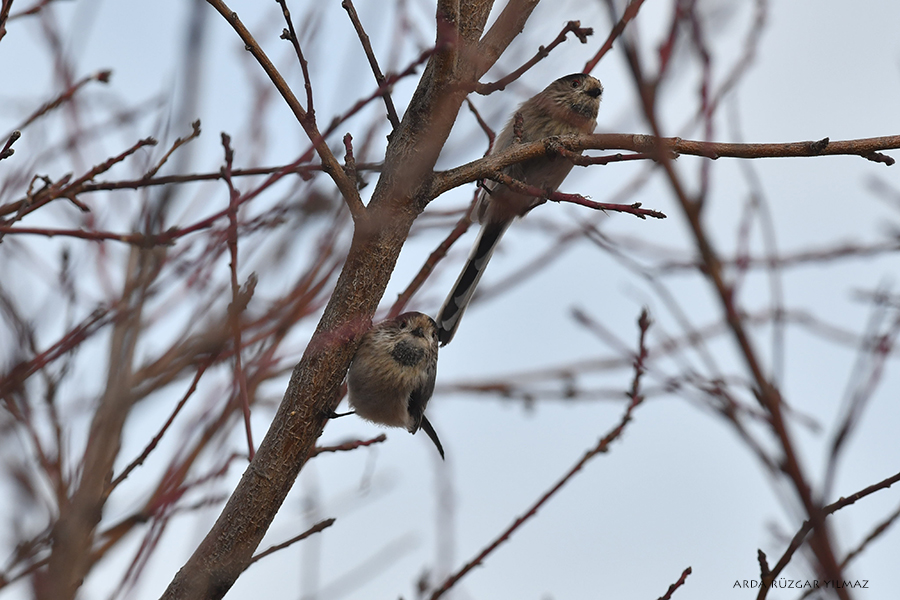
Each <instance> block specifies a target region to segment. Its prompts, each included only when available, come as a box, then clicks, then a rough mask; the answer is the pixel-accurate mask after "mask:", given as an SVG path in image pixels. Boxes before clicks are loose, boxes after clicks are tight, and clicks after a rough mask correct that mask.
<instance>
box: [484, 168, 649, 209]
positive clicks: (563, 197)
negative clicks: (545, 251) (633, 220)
mask: <svg viewBox="0 0 900 600" xmlns="http://www.w3.org/2000/svg"><path fill="white" fill-rule="evenodd" d="M488 178H489V179H492V180H494V181H496V182H497V183H502V184H503V185H505V186H506V187H508V188H509V189H511V190H513V191H515V192H519V193H520V194H528V195H529V196H534V197H535V198H546V199H547V200H551V201H553V202H570V203H572V204H578V205H580V206H586V207H588V208H593V209H597V210H604V211H605V210H610V211H615V212H623V213H628V214H631V215H634V216H636V217H638V218H640V219H646V218H647V217H653V218H654V219H665V218H666V215H665V214H664V213H661V212H659V211H658V210H653V209H650V208H641V203H640V202H635V203H634V204H607V203H604V202H594V201H593V200H588V199H587V198H585V197H584V196H581V195H579V194H565V193H563V192H550V193H548V192H547V190H542V189H540V188H538V187H535V186H533V185H528V184H526V183H522V182H521V181H519V180H517V179H513V178H512V177H510V176H509V175H507V174H505V173H494V174H493V175H489V176H488Z"/></svg>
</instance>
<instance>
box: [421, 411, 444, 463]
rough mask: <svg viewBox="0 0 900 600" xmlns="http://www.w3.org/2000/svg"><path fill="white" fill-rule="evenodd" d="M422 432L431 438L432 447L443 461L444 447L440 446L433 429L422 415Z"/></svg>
mask: <svg viewBox="0 0 900 600" xmlns="http://www.w3.org/2000/svg"><path fill="white" fill-rule="evenodd" d="M422 431H424V432H425V433H427V434H428V437H430V438H431V441H432V442H434V445H435V446H436V447H437V451H438V452H440V454H441V460H444V447H443V446H441V440H439V439H438V436H437V433H436V432H435V431H434V427H432V426H431V422H430V421H429V420H428V418H427V417H426V416H425V415H422Z"/></svg>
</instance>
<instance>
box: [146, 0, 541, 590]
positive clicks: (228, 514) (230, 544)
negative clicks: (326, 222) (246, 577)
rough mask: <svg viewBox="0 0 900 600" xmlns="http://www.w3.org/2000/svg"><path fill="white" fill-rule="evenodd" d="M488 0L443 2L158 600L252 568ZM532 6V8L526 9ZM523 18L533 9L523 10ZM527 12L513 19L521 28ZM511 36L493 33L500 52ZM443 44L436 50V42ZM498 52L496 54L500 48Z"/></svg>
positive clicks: (319, 418) (405, 221)
mask: <svg viewBox="0 0 900 600" xmlns="http://www.w3.org/2000/svg"><path fill="white" fill-rule="evenodd" d="M491 4H492V3H491V2H490V1H478V0H464V1H463V5H464V6H463V8H464V10H460V6H459V2H453V1H444V2H441V3H440V5H439V7H438V15H437V20H438V44H439V45H440V49H439V51H438V52H437V53H436V54H435V55H434V56H433V57H432V59H431V61H429V63H428V66H427V67H426V69H425V71H424V73H423V75H422V78H421V80H420V82H419V85H418V88H417V89H416V92H415V95H414V96H413V98H412V100H411V102H410V105H409V107H408V109H407V111H406V114H405V115H404V117H403V120H402V122H401V124H400V127H399V128H398V129H397V130H396V131H394V132H393V134H392V137H391V142H390V144H389V146H388V149H387V154H386V157H385V163H384V169H383V171H382V175H381V177H380V179H379V181H378V184H377V186H376V188H375V191H374V194H373V197H372V200H371V202H370V204H369V207H368V208H367V209H366V211H365V213H364V215H363V217H362V218H360V219H359V220H357V222H356V231H355V233H354V238H353V244H352V247H351V249H350V253H349V255H348V257H347V261H346V263H345V265H344V268H343V270H342V272H341V275H340V277H339V279H338V282H337V285H336V287H335V290H334V293H333V294H332V296H331V299H330V301H329V303H328V305H327V307H326V308H325V313H324V315H323V316H322V319H321V321H320V322H319V326H318V328H317V330H316V333H315V334H314V336H313V338H312V340H311V341H310V344H309V346H308V347H307V349H306V351H305V353H304V355H303V358H302V359H301V361H300V363H299V364H298V365H297V366H296V367H295V368H294V371H293V373H292V375H291V380H290V383H289V385H288V388H287V390H286V392H285V395H284V398H283V400H282V402H281V405H280V406H279V408H278V411H277V414H276V415H275V419H274V421H273V422H272V425H271V427H270V429H269V431H268V432H267V434H266V436H265V438H264V439H263V441H262V443H261V444H260V447H259V450H258V451H257V453H256V456H255V457H254V459H253V460H252V461H251V463H250V465H249V466H248V468H247V470H246V471H245V472H244V475H243V477H242V478H241V481H240V483H239V484H238V486H237V488H236V489H235V491H234V493H233V494H232V496H231V498H230V499H229V500H228V503H227V504H226V506H225V508H224V510H223V511H222V514H221V515H220V516H219V519H218V520H217V521H216V523H215V525H214V526H213V528H212V529H211V530H210V532H209V534H208V535H207V536H206V538H205V539H204V540H203V541H202V542H201V544H200V546H199V547H198V548H197V550H196V551H195V552H194V554H193V556H191V558H190V559H189V560H188V562H187V563H186V564H185V565H184V566H183V567H182V568H181V570H180V571H179V572H178V574H177V575H176V576H175V578H174V580H173V581H172V583H171V584H170V585H169V588H168V589H167V590H166V592H165V594H164V596H163V597H164V598H167V599H175V598H221V597H222V596H223V595H224V594H225V593H226V592H227V591H228V590H229V589H230V588H231V586H232V584H233V583H234V581H235V580H236V579H237V577H238V576H239V575H240V574H241V572H243V570H244V569H245V568H246V567H247V565H249V563H250V559H251V558H252V555H253V552H254V551H255V549H256V547H257V545H258V544H259V542H260V540H261V539H262V537H263V535H264V534H265V532H266V530H267V529H268V527H269V525H270V523H271V522H272V519H273V518H274V517H275V514H276V512H277V511H278V509H279V508H280V506H281V504H282V502H283V501H284V498H285V497H286V496H287V494H288V492H289V491H290V489H291V487H292V486H293V484H294V481H295V479H296V478H297V475H298V474H299V472H300V470H301V469H302V467H303V465H304V462H305V461H306V458H307V457H308V456H309V454H310V451H311V450H312V449H313V447H314V445H315V442H316V440H317V439H318V438H319V436H320V435H321V434H322V431H323V429H324V427H325V424H326V423H327V421H328V419H327V417H326V415H328V414H330V413H331V411H332V410H333V409H334V408H336V404H337V401H338V391H339V389H340V385H341V383H342V381H343V378H344V375H345V373H346V372H347V368H348V366H349V364H350V361H351V359H352V358H353V354H354V352H355V350H356V346H357V343H358V339H359V336H360V334H361V333H362V332H364V331H365V330H366V328H367V327H368V325H369V323H370V321H371V317H372V315H373V314H374V312H375V309H376V308H377V307H378V303H379V302H380V300H381V297H382V295H383V294H384V290H385V288H386V287H387V283H388V281H389V279H390V276H391V273H392V271H393V269H394V264H395V262H396V260H397V257H398V256H399V254H400V250H401V248H402V247H403V243H404V242H405V241H406V238H407V235H408V233H409V229H410V227H411V225H412V223H413V221H414V220H415V218H416V217H417V216H418V214H419V213H420V212H421V211H422V209H423V208H424V207H425V205H426V204H427V202H428V201H429V200H430V199H431V198H430V197H428V195H427V193H428V190H429V189H430V185H429V182H430V180H431V178H432V174H433V168H434V164H435V162H436V161H437V158H438V155H439V154H440V151H441V148H442V147H443V144H444V141H445V140H446V138H447V136H448V135H449V133H450V129H451V127H452V126H453V123H454V121H455V120H456V115H457V112H458V111H459V108H460V106H461V104H462V102H463V100H464V98H465V96H466V94H467V91H466V90H467V89H468V88H469V87H471V83H472V82H473V81H475V80H477V78H478V77H480V76H481V75H482V74H483V73H484V71H486V70H487V68H489V67H490V65H491V64H493V61H494V60H496V56H499V52H495V54H496V56H493V58H492V59H491V60H490V61H489V63H490V64H488V63H487V61H484V60H483V59H482V60H481V61H480V62H479V63H478V64H474V63H473V62H472V61H470V60H469V59H468V57H471V56H473V54H474V53H473V52H471V49H473V48H475V47H476V46H477V44H478V41H479V39H480V37H481V32H482V31H483V30H484V24H485V22H486V20H487V16H488V14H489V12H490V8H491ZM531 4H532V6H531V9H533V5H534V4H536V2H532V3H531ZM528 12H530V9H529V10H528ZM526 18H527V13H526V14H524V15H520V19H519V20H521V22H524V19H526ZM517 33H518V30H515V31H509V32H506V35H505V37H504V36H497V35H495V36H494V37H495V38H496V41H495V42H494V43H493V44H492V48H505V47H506V45H508V44H509V41H511V40H512V38H513V37H515V34H517ZM442 43H443V45H441V44H442ZM501 51H502V50H501Z"/></svg>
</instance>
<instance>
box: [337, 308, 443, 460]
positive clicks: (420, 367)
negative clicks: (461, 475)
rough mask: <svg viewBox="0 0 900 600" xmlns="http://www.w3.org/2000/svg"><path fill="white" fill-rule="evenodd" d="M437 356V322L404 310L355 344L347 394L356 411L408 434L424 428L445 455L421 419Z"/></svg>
mask: <svg viewBox="0 0 900 600" xmlns="http://www.w3.org/2000/svg"><path fill="white" fill-rule="evenodd" d="M437 357H438V338H437V324H435V322H434V320H433V319H432V318H431V317H429V316H428V315H426V314H422V313H419V312H408V313H404V314H402V315H400V316H398V317H396V318H394V319H388V320H387V321H382V322H381V323H379V324H377V325H375V326H374V327H372V329H370V330H369V331H368V332H366V334H365V335H364V336H363V339H362V341H361V342H360V345H359V349H358V350H357V351H356V355H355V356H354V357H353V362H352V363H351V364H350V372H349V373H348V374H347V393H348V396H349V400H350V406H351V407H352V408H353V409H354V410H355V411H356V414H357V415H359V416H360V417H362V418H363V419H366V420H368V421H372V422H373V423H379V424H381V425H386V426H388V427H403V428H405V429H406V430H407V431H409V432H410V433H416V432H417V431H419V429H423V430H424V431H425V433H426V434H428V437H430V438H431V441H433V442H434V445H435V446H436V447H437V449H438V452H440V454H441V458H444V448H443V447H442V446H441V442H440V440H439V439H438V436H437V434H436V433H435V431H434V428H433V427H432V426H431V423H430V422H429V421H428V419H427V418H425V406H426V405H427V404H428V400H429V399H431V394H432V393H433V392H434V380H435V377H436V376H437Z"/></svg>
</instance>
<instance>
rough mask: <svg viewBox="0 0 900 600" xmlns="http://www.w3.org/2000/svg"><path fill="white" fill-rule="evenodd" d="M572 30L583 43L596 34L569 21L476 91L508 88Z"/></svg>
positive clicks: (485, 92) (483, 92)
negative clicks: (520, 61)
mask: <svg viewBox="0 0 900 600" xmlns="http://www.w3.org/2000/svg"><path fill="white" fill-rule="evenodd" d="M642 1H643V0H642ZM570 31H571V32H572V33H574V34H575V37H577V38H578V39H579V41H581V43H582V44H587V39H588V36H590V35H593V34H594V30H593V29H592V28H591V27H582V26H581V21H569V22H568V23H566V26H565V27H563V29H562V31H560V32H559V35H557V36H556V39H554V40H553V41H552V42H550V44H549V45H548V46H546V47H545V46H540V47H538V50H537V53H535V55H534V56H532V57H531V58H530V59H529V60H528V62H526V63H525V64H523V65H522V66H521V67H519V68H518V69H516V70H515V71H513V72H512V73H510V74H509V75H507V76H506V77H503V78H501V79H498V80H497V81H495V82H494V83H479V84H477V85H476V87H475V92H477V93H479V94H481V95H482V96H487V95H488V94H493V93H494V92H496V91H497V90H502V89H504V88H506V86H508V85H509V84H510V83H512V82H513V81H515V80H516V79H518V78H519V77H521V76H522V75H523V74H525V72H526V71H528V70H529V69H530V68H531V67H533V66H534V65H536V64H538V63H539V62H540V61H542V60H544V59H545V58H547V57H548V56H550V51H551V50H553V49H554V48H556V47H557V46H559V45H560V44H562V43H563V42H564V41H566V35H567V34H568V33H569V32H570ZM587 72H588V71H585V73H587Z"/></svg>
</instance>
